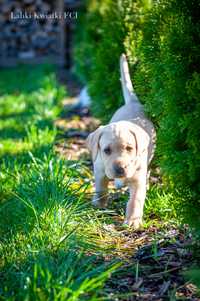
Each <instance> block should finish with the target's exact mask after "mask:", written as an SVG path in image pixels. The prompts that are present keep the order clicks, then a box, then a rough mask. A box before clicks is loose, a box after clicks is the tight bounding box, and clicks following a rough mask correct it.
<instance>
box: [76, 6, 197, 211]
mask: <svg viewBox="0 0 200 301" xmlns="http://www.w3.org/2000/svg"><path fill="white" fill-rule="evenodd" d="M199 6H200V4H199V2H198V1H195V0H194V1H189V0H183V1H178V0H161V1H158V0H155V1H152V2H151V1H138V0H135V1H134V0H125V1H120V0H118V1H111V0H110V1H109V0H106V1H103V0H101V1H97V0H96V1H95V0H90V1H88V2H87V5H86V11H85V12H84V13H83V19H82V26H81V28H82V30H81V29H80V27H79V29H78V32H79V43H78V44H77V50H76V52H75V53H76V66H77V71H78V73H79V75H80V74H81V76H82V79H84V81H85V82H87V84H88V86H89V92H90V94H91V96H92V99H93V105H92V108H93V112H94V113H95V114H96V116H98V117H100V118H101V119H102V120H103V121H107V120H108V119H109V118H110V116H111V115H112V113H113V111H114V110H115V109H116V108H117V107H118V106H119V105H120V103H122V97H121V88H120V81H119V67H118V62H119V56H120V54H121V53H122V52H123V51H124V52H125V53H126V54H127V56H128V59H129V63H130V66H131V74H132V79H133V82H134V86H135V89H136V92H137V94H138V95H139V96H140V99H141V101H142V102H143V103H144V104H145V108H146V110H147V112H148V114H149V115H150V116H151V118H152V119H153V120H154V122H155V124H156V126H157V133H158V142H157V156H158V158H159V162H160V165H161V167H162V170H163V171H164V174H165V178H166V179H167V181H168V182H167V183H168V184H170V185H171V186H172V187H174V188H178V190H179V192H180V191H181V192H182V196H185V195H186V194H187V197H188V198H189V201H188V199H187V197H186V198H185V199H186V203H187V204H190V209H189V210H192V208H197V206H200V201H199V196H198V195H199V192H200V182H199V175H200V143H199V141H200V121H199V118H200V101H199V92H200V74H199V64H200V63H199V62H200V60H199V59H200V52H199V49H198V48H199V41H200V21H199V18H198V11H199ZM85 62H87V64H85ZM80 66H81V68H80ZM194 200H195V206H193V205H194V203H193V202H192V201H194ZM198 208H199V207H198Z"/></svg>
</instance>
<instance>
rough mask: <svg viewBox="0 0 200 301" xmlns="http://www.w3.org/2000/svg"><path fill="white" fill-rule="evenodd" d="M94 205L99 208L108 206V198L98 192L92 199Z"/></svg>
mask: <svg viewBox="0 0 200 301" xmlns="http://www.w3.org/2000/svg"><path fill="white" fill-rule="evenodd" d="M92 205H93V206H95V207H97V208H106V207H107V205H108V200H107V198H106V197H105V196H104V195H100V194H96V195H95V196H94V197H93V199H92Z"/></svg>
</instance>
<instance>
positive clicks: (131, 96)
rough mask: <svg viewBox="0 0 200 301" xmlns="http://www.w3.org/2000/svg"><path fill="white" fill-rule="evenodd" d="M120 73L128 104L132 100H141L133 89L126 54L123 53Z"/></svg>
mask: <svg viewBox="0 0 200 301" xmlns="http://www.w3.org/2000/svg"><path fill="white" fill-rule="evenodd" d="M120 75H121V84H122V91H123V96H124V100H125V103H126V104H128V103H129V102H131V101H135V102H139V100H138V98H137V95H136V94H135V92H134V89H133V85H132V82H131V78H130V73H129V68H128V62H127V59H126V56H125V54H122V55H121V57H120Z"/></svg>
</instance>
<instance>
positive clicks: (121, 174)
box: [114, 164, 125, 176]
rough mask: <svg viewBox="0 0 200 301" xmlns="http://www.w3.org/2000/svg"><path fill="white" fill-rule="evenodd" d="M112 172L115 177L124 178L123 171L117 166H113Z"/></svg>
mask: <svg viewBox="0 0 200 301" xmlns="http://www.w3.org/2000/svg"><path fill="white" fill-rule="evenodd" d="M114 171H115V174H116V176H124V173H125V170H124V168H123V167H122V166H120V165H119V164H114Z"/></svg>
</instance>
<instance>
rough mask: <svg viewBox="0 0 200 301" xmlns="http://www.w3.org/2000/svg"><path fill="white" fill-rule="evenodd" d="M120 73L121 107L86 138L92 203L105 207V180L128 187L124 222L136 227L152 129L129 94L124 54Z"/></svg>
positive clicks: (129, 81)
mask: <svg viewBox="0 0 200 301" xmlns="http://www.w3.org/2000/svg"><path fill="white" fill-rule="evenodd" d="M120 71H121V82H122V90H123V95H124V98H125V105H123V106H122V107H121V108H119V109H118V110H117V111H116V112H115V114H114V115H113V117H112V119H111V121H110V123H109V124H108V125H104V126H100V127H99V128H98V129H97V130H96V131H94V132H93V133H91V134H90V135H89V136H88V138H87V146H88V148H89V150H90V151H91V153H92V160H93V166H94V177H95V190H96V193H95V197H94V198H93V204H94V205H97V206H99V207H105V206H106V205H107V187H108V182H109V179H114V180H115V182H116V183H118V184H120V183H121V184H122V183H124V184H126V185H128V186H129V190H130V198H129V201H128V203H127V208H126V219H125V223H126V224H128V225H133V226H134V228H138V227H139V226H140V225H141V224H142V216H143V207H144V201H145V197H146V186H147V181H148V179H147V178H148V171H147V168H148V164H149V163H150V161H151V159H152V157H153V152H154V145H155V130H154V127H153V124H152V123H151V121H149V120H148V119H147V118H146V117H145V114H144V111H143V106H142V105H141V103H140V102H139V100H138V98H137V96H136V94H135V93H134V91H133V87H132V83H131V80H130V75H129V70H128V63H127V61H126V57H125V55H122V56H121V58H120Z"/></svg>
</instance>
